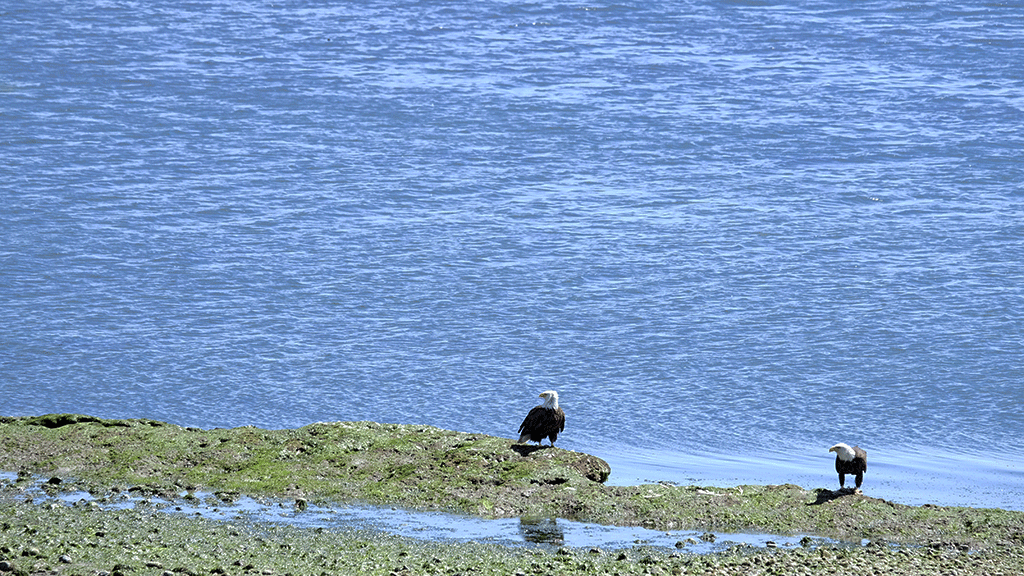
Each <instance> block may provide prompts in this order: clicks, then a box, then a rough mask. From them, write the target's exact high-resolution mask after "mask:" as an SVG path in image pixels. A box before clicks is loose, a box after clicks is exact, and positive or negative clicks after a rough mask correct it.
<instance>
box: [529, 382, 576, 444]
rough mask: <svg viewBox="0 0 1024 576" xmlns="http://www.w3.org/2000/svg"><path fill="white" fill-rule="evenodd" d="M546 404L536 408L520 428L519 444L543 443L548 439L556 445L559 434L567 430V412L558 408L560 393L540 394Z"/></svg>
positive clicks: (551, 391)
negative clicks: (542, 441)
mask: <svg viewBox="0 0 1024 576" xmlns="http://www.w3.org/2000/svg"><path fill="white" fill-rule="evenodd" d="M540 397H541V398H543V399H544V403H543V404H541V405H540V406H534V407H533V409H532V410H530V413H529V414H527V415H526V418H525V419H524V420H523V423H522V424H521V425H520V426H519V443H520V444H525V443H527V442H536V443H537V444H540V443H541V440H543V439H544V438H547V439H548V440H550V441H551V445H552V446H554V445H555V440H556V439H558V433H559V432H561V431H562V430H565V412H563V411H562V409H561V408H559V407H558V392H555V391H554V390H547V391H544V392H541V393H540Z"/></svg>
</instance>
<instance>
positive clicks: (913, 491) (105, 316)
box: [0, 0, 1024, 509]
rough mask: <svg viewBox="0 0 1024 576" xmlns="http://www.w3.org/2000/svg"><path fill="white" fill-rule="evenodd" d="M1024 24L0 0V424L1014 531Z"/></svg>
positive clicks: (852, 11)
mask: <svg viewBox="0 0 1024 576" xmlns="http://www.w3.org/2000/svg"><path fill="white" fill-rule="evenodd" d="M1021 38H1024V5H1022V4H1021V3H1020V2H1010V3H996V2H970V1H969V2H958V3H955V4H954V3H948V2H943V3H928V4H922V3H910V2H895V1H878V2H856V3H851V2H848V1H844V2H831V1H820V2H796V3H772V2H713V3H701V2H672V3H668V2H657V1H646V0H645V1H644V2H633V1H626V2H619V3H614V4H612V3H604V2H597V3H575V2H549V3H522V2H505V1H486V0H484V1H475V2H457V1H456V2H450V1H445V2H441V1H437V0H422V1H419V2H411V3H404V4H398V5H395V4H393V3H385V2H372V1H368V2H345V3H338V5H327V4H325V3H320V2H303V1H298V0H294V1H284V2H276V3H265V2H261V3H247V2H231V1H207V2H203V1H197V2H185V1H181V0H167V1H164V2H159V3H110V2H71V3H65V2H61V3H58V2H51V1H42V2H35V3H29V4H26V5H25V6H18V7H11V6H4V7H0V54H2V56H0V182H2V184H0V202H2V204H0V205H2V206H3V213H2V216H0V326H2V327H3V329H2V333H0V413H2V414H5V415H31V414H42V413H50V412H78V413H87V414H92V415H96V416H102V417H143V418H154V419H160V420H166V421H171V422H175V423H178V424H182V425H191V426H201V427H230V426H240V425H248V424H252V425H256V426H260V427H267V428H286V427H295V426H302V425H305V424H308V423H311V422H315V421H327V420H364V419H367V420H377V421H384V422H403V423H422V424H431V425H436V426H441V427H445V428H451V429H457V430H462V431H470V432H479V433H487V434H495V435H501V436H506V437H512V436H514V435H515V432H516V428H517V427H518V424H519V421H520V420H521V418H522V416H523V415H524V414H525V412H526V411H527V410H528V409H529V408H530V407H532V406H533V405H534V404H535V403H537V402H538V401H539V400H538V399H537V394H539V393H540V392H541V391H543V390H545V389H549V388H550V389H556V390H558V391H559V392H560V394H561V398H562V404H563V407H564V408H565V409H566V412H567V414H568V424H567V426H566V430H565V434H564V435H563V436H561V437H560V438H559V441H558V444H559V445H561V446H562V447H564V448H569V449H573V450H581V451H586V452H590V453H593V454H596V455H598V456H601V457H603V458H605V459H606V460H608V461H609V462H610V463H611V465H612V469H613V475H612V478H611V482H613V483H620V484H629V483H635V482H643V481H654V480H662V481H669V482H678V483H687V484H690V483H697V484H718V485H724V484H739V483H747V482H751V483H782V482H793V483H796V484H800V485H802V486H805V487H808V488H812V487H821V486H828V487H834V486H837V485H838V482H837V480H836V478H835V474H834V472H833V471H832V464H831V458H830V456H831V455H830V454H829V453H828V452H827V449H828V447H829V446H831V445H832V444H833V443H835V442H838V441H844V442H847V443H850V444H859V445H860V446H862V447H864V448H866V449H867V450H868V452H869V470H868V474H867V478H866V480H865V491H866V493H868V494H869V495H874V496H878V497H883V498H887V499H891V500H895V501H898V502H905V503H911V504H917V503H924V502H934V503H938V504H957V505H960V504H963V505H972V506H997V507H1004V508H1013V509H1024V467H1022V465H1021V464H1020V463H1019V462H1020V457H1019V445H1020V443H1021V439H1022V438H1024V412H1022V410H1021V404H1022V401H1024V388H1022V384H1024V380H1022V374H1024V370H1022V358H1024V161H1022V160H1021V154H1022V152H1024V65H1022V64H1021V62H1024V42H1021V41H1020V39H1021Z"/></svg>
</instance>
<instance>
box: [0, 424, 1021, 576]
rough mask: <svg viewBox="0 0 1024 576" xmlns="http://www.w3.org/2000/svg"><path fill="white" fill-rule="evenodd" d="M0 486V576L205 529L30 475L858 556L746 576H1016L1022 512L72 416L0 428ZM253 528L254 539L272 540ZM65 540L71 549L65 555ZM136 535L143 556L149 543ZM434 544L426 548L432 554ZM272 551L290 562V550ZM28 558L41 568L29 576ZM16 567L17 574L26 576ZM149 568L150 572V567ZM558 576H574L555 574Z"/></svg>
mask: <svg viewBox="0 0 1024 576" xmlns="http://www.w3.org/2000/svg"><path fill="white" fill-rule="evenodd" d="M0 470H6V471H9V472H16V473H18V479H17V480H15V481H12V482H9V483H7V485H5V487H3V491H4V492H6V494H7V497H6V499H4V498H0V502H3V506H4V507H3V509H2V510H0V514H3V515H4V517H7V518H8V519H7V520H4V521H3V522H2V523H0V544H2V546H0V560H2V559H3V558H4V557H5V556H6V557H7V558H8V559H7V560H4V561H5V562H7V564H6V565H5V564H0V572H5V571H8V572H9V571H25V570H27V573H41V572H57V573H60V572H65V571H68V570H70V568H69V569H68V570H62V569H61V567H62V562H63V561H61V560H60V557H61V556H62V555H63V556H67V557H68V558H71V559H74V558H75V554H72V553H71V552H70V551H73V550H78V551H79V552H80V553H81V552H82V550H84V549H86V548H88V549H90V550H91V549H92V548H95V549H96V553H97V554H100V552H99V550H103V549H105V547H104V545H103V542H93V541H94V540H96V538H94V537H93V536H90V534H93V533H99V532H103V533H104V534H112V533H114V532H115V531H116V530H113V529H109V528H108V529H96V528H95V526H94V524H96V523H100V524H104V525H113V524H117V525H118V526H120V525H121V524H124V523H128V524H131V523H138V524H139V526H140V528H139V529H140V530H152V529H153V528H143V527H141V526H156V528H155V529H156V530H157V531H158V532H160V533H161V534H163V535H162V536H161V537H160V538H158V539H157V540H160V541H163V540H164V539H165V537H166V538H167V539H171V538H172V534H171V533H170V532H173V533H174V534H177V533H179V532H191V531H193V530H196V529H197V528H195V526H197V524H195V523H196V522H201V523H202V525H203V526H204V527H203V528H202V530H209V528H208V527H207V526H206V524H207V521H205V520H204V521H200V520H199V519H189V518H180V517H175V518H173V519H168V518H160V519H157V518H156V517H155V516H154V517H148V516H146V514H145V513H143V512H138V511H118V512H110V511H97V510H79V509H76V508H73V507H69V508H65V507H63V506H57V505H52V506H39V505H33V504H31V503H26V502H24V501H18V500H17V498H12V497H11V495H12V494H15V493H16V491H17V489H18V486H19V484H24V483H27V482H28V481H29V478H32V477H35V478H39V477H43V478H49V479H50V480H49V481H48V482H46V483H45V487H46V489H47V490H50V491H60V490H72V489H74V490H84V491H87V492H90V493H92V494H94V495H97V496H100V497H102V496H103V495H105V494H110V493H123V492H125V491H129V492H134V493H142V494H153V495H160V496H162V497H165V498H171V499H174V498H187V497H188V495H189V494H190V493H193V492H196V491H206V492H213V493H216V494H218V495H219V497H222V498H224V499H231V498H235V497H238V496H239V495H251V496H263V497H274V498H286V499H294V500H295V501H296V502H301V503H306V502H358V503H367V504H377V505H388V506H400V507H407V508H410V509H419V510H442V511H453V512H461V513H469V514H474V515H478V516H481V517H484V518H501V517H518V516H531V517H542V516H547V517H558V518H565V519H570V520H579V521H585V522H596V523H601V524H607V525H619V526H644V527H647V528H654V529H659V530H719V531H736V532H739V531H748V532H765V533H772V534H808V535H815V536H823V537H829V538H835V539H838V540H841V541H849V542H855V543H857V544H858V545H857V546H851V547H849V548H843V549H836V550H832V551H828V550H826V549H824V548H823V549H822V550H821V551H820V552H815V551H807V550H790V551H782V550H779V551H761V552H758V553H754V554H753V555H752V556H751V555H750V553H747V554H745V555H740V556H744V557H745V558H746V560H744V561H752V562H755V564H754V565H744V564H742V563H741V562H740V560H737V561H736V563H735V566H736V570H737V572H739V571H740V567H742V566H746V568H751V567H752V566H756V565H757V564H756V563H758V562H762V563H767V564H765V566H767V565H769V564H770V565H776V566H777V567H779V568H785V567H786V566H789V567H791V568H792V567H794V566H795V567H800V566H804V567H809V569H810V570H812V571H817V570H819V569H820V570H821V571H823V572H828V571H829V570H834V569H839V568H843V567H844V566H847V564H844V563H843V558H846V557H847V555H849V554H853V555H854V557H862V558H867V559H868V560H867V561H869V563H870V562H875V561H878V562H881V564H877V566H878V567H881V568H884V567H886V566H888V567H889V568H893V567H896V566H901V565H905V563H903V564H901V562H902V561H904V560H906V559H907V558H916V559H917V560H918V561H919V566H920V567H927V569H928V570H934V571H935V572H936V573H938V572H942V571H948V570H950V569H962V568H964V567H965V566H970V565H972V564H977V563H978V562H988V563H990V564H986V565H988V566H989V567H990V568H992V567H997V568H999V569H1001V570H1003V569H1005V570H1009V571H1011V572H1012V571H1013V570H1015V569H1017V568H1019V567H1020V566H1022V565H1024V559H1022V556H1021V553H1020V550H1021V549H1024V513H1021V512H1015V511H1007V510H998V509H977V508H962V507H942V506H931V505H927V506H917V507H915V506H906V505H902V504H899V503H895V502H889V501H885V500H881V499H877V498H872V497H871V496H869V495H865V494H853V493H846V492H842V493H840V492H833V491H831V490H828V489H826V488H816V489H805V488H802V487H800V486H795V485H791V484H787V485H778V486H737V487H728V488H720V487H702V486H675V485H668V484H645V485H640V486H607V485H605V484H604V481H605V480H606V479H607V478H608V475H609V473H610V469H609V467H608V464H607V463H606V462H604V460H602V459H600V458H598V457H596V456H592V455H588V454H582V453H578V452H573V451H568V450H563V449H560V448H552V447H537V446H536V445H532V446H526V445H519V444H517V443H515V442H514V441H513V440H512V439H508V438H500V437H494V436H487V435H483V434H472V433H465V432H455V431H450V430H443V429H439V428H434V427H430V426H420V425H397V424H379V423H374V422H321V423H315V424H310V425H308V426H304V427H302V428H298V429H290V430H264V429H259V428H253V427H241V428H233V429H213V430H205V429H198V428H183V427H180V426H176V425H174V424H168V423H165V422H158V421H152V420H137V419H130V420H106V419H100V418H94V417H91V416H83V415H74V414H54V415H46V416H39V417H19V418H15V417H0ZM0 496H2V495H0ZM51 516H52V518H51ZM164 516H173V515H166V514H165V515H164ZM112 518H116V520H112ZM182 522H184V523H182ZM188 522H193V524H188ZM77 523H84V524H86V525H87V527H86V528H81V529H79V528H73V526H75V525H76V524H77ZM154 523H156V524H154ZM218 526H220V525H218ZM69 530H70V532H69ZM82 530H84V532H81V531H82ZM232 530H234V532H235V533H232ZM261 530H264V531H265V532H266V533H268V534H269V533H271V532H274V531H275V530H277V529H276V528H275V529H274V530H270V529H269V528H263V529H261ZM282 530H283V529H282ZM296 530H298V529H296ZM168 531H170V532H168ZM216 531H217V533H218V534H220V533H221V532H223V534H222V536H223V538H224V539H226V541H231V540H232V539H235V538H242V539H245V537H244V536H240V535H239V533H238V531H239V528H230V529H229V528H221V527H219V528H217V529H216ZM78 532H81V534H79V533H78ZM299 532H301V530H299ZM274 533H276V532H274ZM296 533H298V532H293V531H288V530H284V531H283V532H281V533H280V534H281V536H280V537H281V538H285V539H286V540H287V539H288V538H292V537H293V536H292V535H294V534H296ZM316 534H318V536H317V538H321V539H323V538H328V537H327V536H323V535H322V534H320V533H319V532H316ZM78 536H81V538H80V539H79V540H75V538H76V537H78ZM128 537H129V536H127V535H125V536H123V538H128ZM139 537H140V538H141V539H142V540H143V541H144V542H145V541H149V540H153V538H150V537H146V536H139ZM173 537H174V538H177V537H179V536H173ZM349 537H352V538H355V540H356V541H359V542H368V541H367V540H366V538H368V537H366V536H363V535H356V536H353V535H351V534H350V535H348V536H346V535H343V534H336V535H334V536H331V537H330V538H335V539H341V540H344V539H345V538H349ZM328 539H329V538H328ZM864 539H867V540H869V541H870V542H871V546H869V547H864V548H861V547H859V543H860V542H862V541H863V540H864ZM99 540H100V541H103V540H107V539H106V538H99ZM370 540H372V541H373V542H374V543H373V544H372V547H376V548H375V549H377V548H379V553H380V554H385V555H387V557H389V558H391V557H392V556H393V555H395V554H398V556H395V557H394V558H396V560H395V566H393V567H392V569H389V570H386V571H381V570H378V571H377V572H373V571H370V572H368V573H382V574H392V573H396V574H402V573H403V572H402V566H403V565H404V566H405V568H407V569H408V573H410V574H412V573H454V572H445V571H444V570H438V571H431V570H428V569H426V568H432V567H431V566H427V567H423V566H419V567H418V568H416V569H413V567H411V566H409V565H407V564H408V562H406V563H404V564H403V563H402V562H400V561H399V560H400V559H401V557H402V556H401V554H402V552H401V550H408V549H409V548H408V547H409V546H413V545H412V544H409V543H404V542H403V541H402V540H401V539H388V538H384V539H383V540H381V539H380V537H379V536H375V537H373V538H370ZM33 542H36V544H32V543H33ZM38 542H49V543H50V544H39V543H38ZM74 542H78V543H77V544H75V543H74ZM111 542H113V540H111ZM90 543H91V544H90ZM123 544H124V543H123V542H120V541H119V542H117V543H116V545H114V544H111V545H110V547H109V550H108V551H107V552H105V553H104V554H101V555H100V556H98V557H97V559H96V560H95V561H93V563H92V564H90V566H91V568H90V570H92V569H96V570H99V571H101V572H102V571H103V570H100V567H101V566H102V565H103V563H105V562H106V563H111V562H114V560H112V559H114V558H118V557H119V556H118V554H127V552H124V551H123V550H130V549H131V547H128V548H124V547H123ZM234 545H235V544H232V546H234ZM335 545H337V546H341V545H340V544H337V543H335V544H330V545H329V546H335ZM347 545H348V544H346V545H345V546H347ZM436 545H437V546H442V544H440V543H438V544H436ZM47 546H48V547H47ZM325 546H328V544H325ZM364 546H371V544H364ZM417 546H420V547H421V548H418V549H419V550H421V552H417V553H416V554H420V555H422V549H423V548H422V547H423V546H427V545H426V544H419V545H417ZM451 546H455V545H454V544H451ZM83 547H84V548H83ZM342 547H344V546H342ZM44 548H45V550H44ZM33 549H35V550H36V551H37V552H38V554H37V553H36V552H33V551H32V550H33ZM225 549H226V548H225V547H224V545H221V546H218V550H220V551H221V552H223V551H224V550H225ZM456 549H458V550H465V549H467V548H466V546H463V547H462V548H458V547H456V548H452V550H453V551H452V552H451V554H455V556H453V557H452V559H451V562H448V563H447V564H445V565H446V566H448V568H451V569H452V570H455V571H461V570H484V569H485V568H487V567H488V566H490V567H501V568H502V569H507V568H509V566H519V565H521V563H522V562H526V560H524V558H525V559H529V558H532V556H530V555H531V554H535V552H530V553H528V552H525V551H518V552H513V551H505V552H500V553H499V552H496V551H494V550H491V549H490V548H488V549H487V550H490V551H489V552H487V553H486V554H483V553H482V552H480V551H479V550H477V551H475V552H467V553H466V556H465V557H462V556H458V554H456V552H454V550H456ZM61 550H64V552H60V551H61ZM118 550H122V551H121V552H118ZM161 550H163V549H162V548H161ZM288 550H290V551H294V550H295V548H294V547H292V548H288ZM58 552H60V553H58ZM254 553H255V552H254ZM290 553H291V552H289V554H290ZM406 553H407V554H408V553H409V552H408V551H407V552H406ZM55 554H56V556H54V555H55ZM161 554H164V555H165V556H168V557H169V556H174V557H175V558H177V557H178V556H180V554H182V552H181V551H178V550H170V549H166V550H163V552H159V550H158V551H157V552H153V553H152V554H150V555H149V556H150V557H152V558H157V560H152V561H151V563H153V564H154V566H156V565H159V566H162V567H164V568H165V569H166V568H168V561H167V560H159V558H160V557H161ZM339 554H340V553H339ZM459 554H461V552H460V553H459ZM481 554H482V555H481ZM579 554H581V553H580V552H579V551H568V552H565V554H562V555H561V557H557V556H556V560H557V561H558V562H566V561H567V560H566V558H568V557H572V558H576V557H577V555H579ZM652 554H653V556H650V555H648V556H649V557H651V558H655V560H652V561H651V562H653V564H649V565H648V567H649V566H651V565H659V563H661V562H664V563H665V564H664V566H665V567H667V569H668V570H670V571H672V570H673V569H672V566H675V567H676V568H679V566H680V564H679V562H677V561H676V560H677V559H675V558H673V557H671V556H664V555H663V554H662V553H661V552H659V553H652ZM857 555H860V556H857ZM143 556H146V555H145V554H143V555H139V554H134V553H133V554H131V556H130V557H131V558H136V559H141V558H142V557H143ZM206 556H207V558H211V557H217V558H222V557H223V556H222V554H221V553H220V552H217V551H216V550H215V551H212V552H206ZM286 556H287V554H286ZM442 556H444V554H442ZM663 556H664V557H663ZM456 557H458V558H462V560H459V562H462V564H459V563H458V562H455V560H454V558H456ZM37 558H40V559H42V560H39V561H36V559H37ZM54 558H56V560H54ZM485 558H490V560H487V562H491V563H490V564H487V563H486V562H485V564H483V565H476V564H474V562H484V559H485ZM737 558H739V556H737ZM758 558H761V560H757V559H758ZM66 559H67V558H66ZM751 559H753V560H751ZM44 560H45V561H44ZM577 560H578V561H576V564H573V565H571V566H569V568H572V567H573V566H575V568H574V569H576V570H578V571H579V572H580V573H583V572H585V571H587V570H591V569H598V568H600V566H599V564H601V563H602V562H611V561H612V560H610V559H608V558H604V556H603V555H600V554H598V555H596V556H594V555H583V556H579V558H578V559H577ZM417 561H418V560H417ZM551 561H552V560H546V561H545V562H549V563H550V562H551ZM615 561H616V562H618V563H619V564H615V565H614V566H615V567H616V568H615V569H616V570H617V571H621V570H622V569H623V566H632V567H633V568H637V567H642V566H643V564H638V563H637V562H638V560H637V558H636V557H634V558H632V559H631V558H630V557H629V554H625V557H622V558H620V557H619V556H616V560H615ZM174 562H179V563H180V562H183V560H180V561H179V560H174ZM197 562H198V561H197ZM239 562H243V563H242V564H238V565H236V567H235V568H234V569H232V568H224V567H223V566H222V564H223V562H220V563H217V566H214V567H213V568H209V567H206V565H207V564H210V562H207V563H206V564H203V566H204V567H202V568H197V569H196V570H197V571H195V570H191V569H189V568H185V567H182V566H179V567H178V568H182V570H177V569H176V568H174V567H170V570H169V571H171V572H186V573H194V574H199V573H203V572H204V570H206V571H209V570H213V569H215V568H218V567H219V568H223V569H224V571H225V572H226V573H231V572H245V571H246V570H245V569H244V568H245V566H250V565H251V566H253V567H256V566H259V565H260V564H259V562H257V561H255V560H239ZM262 562H263V564H264V565H268V566H269V565H274V566H275V567H271V568H266V570H269V572H265V573H268V574H270V573H277V572H278V571H280V572H282V573H284V572H286V570H284V569H283V568H281V567H280V566H277V564H275V562H274V561H271V560H270V559H264V560H263V561H262ZM506 562H511V564H509V565H507V564H506ZM958 562H966V563H967V564H958ZM115 563H116V562H115ZM428 563H429V562H428ZM453 563H454V564H453ZM128 564H132V562H128ZM200 564H202V563H201V562H200ZM456 564H457V565H458V566H456ZM720 564H721V563H720V562H715V563H712V562H710V561H709V560H707V559H704V560H697V559H694V558H691V559H690V560H689V564H687V566H689V568H686V570H687V571H690V572H696V573H716V572H714V571H713V570H714V569H717V568H716V566H718V567H720ZM26 565H28V566H31V568H29V569H26V568H25V566H26ZM134 565H137V566H136V568H133V570H135V569H138V570H142V569H144V568H147V566H146V565H145V562H144V561H142V560H137V561H135V562H134ZM858 565H859V564H858ZM5 566H7V567H8V568H10V570H5V569H4V567H5ZM154 566H149V567H148V568H153V569H155V568H154ZM382 566H383V564H382ZM559 566H561V568H566V566H562V565H561V564H559ZM602 566H603V564H602ZM698 567H703V568H701V570H703V569H704V568H706V569H707V570H706V571H704V572H702V571H701V570H697V568H698ZM349 568H351V566H350V567H349ZM605 568H607V566H605ZM881 568H880V569H881ZM496 569H497V568H496ZM549 569H550V567H549ZM922 569H923V568H922ZM629 570H632V568H628V569H626V572H625V573H633V572H630V571H629ZM107 571H110V569H109V568H108V569H107ZM165 571H166V570H165ZM1018 571H1019V570H1018ZM122 572H125V573H129V572H131V570H122ZM292 572H293V573H295V574H299V573H319V572H315V571H310V572H303V571H292ZM484 572H486V570H484ZM513 572H514V571H513ZM569 572H570V573H572V571H571V570H570V571H569ZM83 573H89V574H94V573H95V572H88V571H87V572H83ZM157 573H161V571H157ZM676 573H679V572H676ZM719 573H721V572H719ZM724 573H731V572H729V571H726V572H724ZM906 573H927V572H906ZM1008 573H1009V572H1008ZM164 576H170V575H168V574H164Z"/></svg>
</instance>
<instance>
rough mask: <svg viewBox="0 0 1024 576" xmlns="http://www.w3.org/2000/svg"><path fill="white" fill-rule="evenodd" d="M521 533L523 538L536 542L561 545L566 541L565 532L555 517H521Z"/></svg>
mask: <svg viewBox="0 0 1024 576" xmlns="http://www.w3.org/2000/svg"><path fill="white" fill-rule="evenodd" d="M519 533H520V534H522V535H523V540H526V541H527V542H532V543H534V544H548V545H551V546H561V545H562V544H564V543H565V532H563V531H562V528H561V527H560V526H559V525H558V520H556V519H554V518H520V519H519Z"/></svg>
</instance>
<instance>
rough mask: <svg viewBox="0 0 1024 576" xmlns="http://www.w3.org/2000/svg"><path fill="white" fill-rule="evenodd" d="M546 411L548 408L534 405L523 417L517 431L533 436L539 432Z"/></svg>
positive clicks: (546, 416) (545, 418)
mask: <svg viewBox="0 0 1024 576" xmlns="http://www.w3.org/2000/svg"><path fill="white" fill-rule="evenodd" d="M548 412H550V410H546V409H545V408H544V407H543V406H534V407H533V409H532V410H530V412H529V413H528V414H527V415H526V418H523V423H522V424H520V425H519V433H520V434H530V435H534V436H535V435H537V434H539V433H540V429H541V427H542V426H543V425H544V421H545V420H547V419H548V414H547V413H548Z"/></svg>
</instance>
